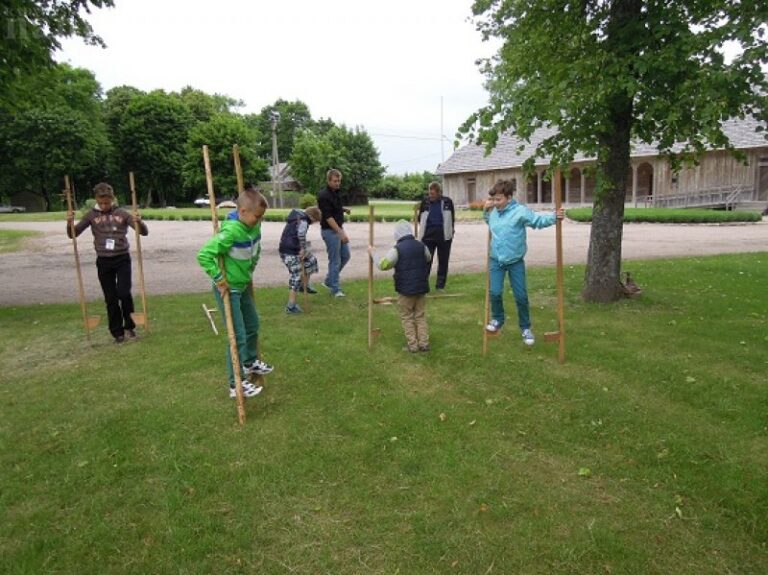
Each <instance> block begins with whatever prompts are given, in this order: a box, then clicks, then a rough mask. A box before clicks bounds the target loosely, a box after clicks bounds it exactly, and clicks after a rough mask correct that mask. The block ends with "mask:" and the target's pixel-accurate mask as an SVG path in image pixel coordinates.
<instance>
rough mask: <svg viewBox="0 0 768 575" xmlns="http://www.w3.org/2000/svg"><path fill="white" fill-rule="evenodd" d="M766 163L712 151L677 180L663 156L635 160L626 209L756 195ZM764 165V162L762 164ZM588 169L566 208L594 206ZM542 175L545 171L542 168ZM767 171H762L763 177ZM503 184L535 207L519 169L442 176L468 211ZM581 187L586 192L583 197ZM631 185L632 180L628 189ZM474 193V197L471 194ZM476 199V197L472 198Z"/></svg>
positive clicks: (575, 174) (755, 155)
mask: <svg viewBox="0 0 768 575" xmlns="http://www.w3.org/2000/svg"><path fill="white" fill-rule="evenodd" d="M767 157H768V146H766V147H764V148H755V149H751V150H748V151H747V152H746V158H747V164H746V165H745V164H744V162H742V161H740V160H738V159H736V158H734V157H733V155H732V154H731V153H730V152H727V151H714V152H708V153H707V154H705V155H704V156H703V157H702V159H701V161H700V163H699V165H698V166H694V167H691V168H686V169H683V170H681V171H680V172H679V173H677V174H674V173H673V172H672V170H671V168H670V166H669V163H668V162H667V160H666V159H665V158H662V157H659V156H655V157H652V156H649V157H635V158H632V166H633V170H634V178H633V179H634V183H635V189H634V194H633V190H632V189H628V190H627V203H631V202H632V201H633V200H634V201H636V203H637V204H638V205H642V203H643V201H644V200H645V198H647V197H649V196H651V195H653V196H655V197H659V196H666V195H673V194H682V193H686V192H695V191H703V190H714V189H718V188H737V187H745V188H750V189H754V190H755V196H756V197H757V193H758V178H759V177H760V176H759V169H758V166H759V164H760V159H761V158H767ZM763 163H764V164H765V162H763ZM584 167H585V164H583V163H581V164H578V165H576V164H574V165H573V166H571V169H570V170H569V174H570V179H569V182H568V184H567V189H566V187H565V186H564V188H563V190H564V192H563V193H564V194H566V197H565V198H564V199H565V202H566V203H568V204H571V205H573V204H577V203H581V202H584V203H591V202H592V199H593V192H594V187H595V182H594V178H589V177H586V178H582V177H581V174H582V171H583V169H584ZM542 170H543V168H542ZM765 170H766V168H765V167H764V168H763V172H765ZM500 179H514V180H515V181H516V183H517V195H518V198H519V199H520V201H521V202H524V203H528V204H537V203H538V197H537V191H538V181H537V177H536V176H534V177H533V178H532V179H530V180H528V181H527V182H526V181H525V180H524V179H523V173H522V169H521V168H510V169H505V170H491V171H486V172H467V173H462V174H446V175H444V176H443V193H444V194H445V195H447V196H448V197H450V198H451V199H453V201H454V202H455V203H456V205H459V206H466V205H469V203H470V202H472V201H482V200H484V199H485V197H486V195H487V192H488V190H489V189H490V188H491V187H492V186H493V185H494V184H495V183H496V182H497V181H498V180H500ZM582 181H583V183H584V192H583V193H582V191H581V184H582ZM632 181H633V180H632V179H631V180H630V183H631V182H632ZM473 189H474V193H472V190H473ZM541 190H542V193H541V200H542V201H541V203H542V204H547V205H548V204H551V202H552V193H551V185H550V183H549V182H545V181H542V182H541ZM470 195H472V197H470Z"/></svg>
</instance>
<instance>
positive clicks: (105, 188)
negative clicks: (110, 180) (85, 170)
mask: <svg viewBox="0 0 768 575" xmlns="http://www.w3.org/2000/svg"><path fill="white" fill-rule="evenodd" d="M93 197H94V198H96V205H97V206H98V207H99V210H101V211H102V212H108V211H109V210H111V209H112V206H113V205H114V204H115V191H114V190H113V189H112V186H110V185H109V184H107V183H106V182H101V183H99V184H96V185H95V186H94V188H93Z"/></svg>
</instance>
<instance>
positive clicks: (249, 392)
mask: <svg viewBox="0 0 768 575" xmlns="http://www.w3.org/2000/svg"><path fill="white" fill-rule="evenodd" d="M240 385H242V386H243V397H256V396H257V395H259V394H260V393H261V392H262V390H263V389H264V388H263V387H261V386H258V387H256V386H255V385H253V384H252V383H251V382H249V381H243V382H241V384H240ZM229 397H231V398H232V399H234V398H236V397H237V390H236V389H235V388H234V387H230V388H229Z"/></svg>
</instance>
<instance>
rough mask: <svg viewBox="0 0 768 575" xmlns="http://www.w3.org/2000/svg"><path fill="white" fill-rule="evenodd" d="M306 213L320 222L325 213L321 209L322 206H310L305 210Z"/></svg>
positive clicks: (313, 219)
mask: <svg viewBox="0 0 768 575" xmlns="http://www.w3.org/2000/svg"><path fill="white" fill-rule="evenodd" d="M304 213H305V214H307V215H308V216H309V217H310V218H312V221H315V222H319V221H320V218H322V217H323V213H322V212H321V211H320V208H318V207H317V206H309V207H308V208H307V209H305V210H304Z"/></svg>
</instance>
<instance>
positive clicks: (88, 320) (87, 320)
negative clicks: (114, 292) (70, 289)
mask: <svg viewBox="0 0 768 575" xmlns="http://www.w3.org/2000/svg"><path fill="white" fill-rule="evenodd" d="M64 195H65V196H66V198H67V219H70V218H72V219H71V221H70V224H69V230H70V233H71V235H72V247H73V248H74V252H75V269H76V270H77V292H78V295H79V297H80V312H81V313H82V316H83V327H84V328H85V337H86V339H88V340H90V339H91V329H92V328H95V327H96V326H97V325H98V324H99V319H100V318H99V316H93V317H90V316H89V315H88V304H86V302H85V289H83V274H82V272H81V271H80V253H79V252H78V250H77V234H76V232H75V220H74V217H75V210H74V208H73V206H72V189H71V188H70V187H69V176H64Z"/></svg>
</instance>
